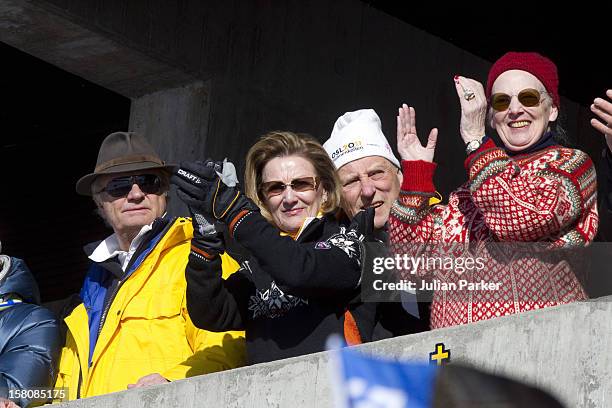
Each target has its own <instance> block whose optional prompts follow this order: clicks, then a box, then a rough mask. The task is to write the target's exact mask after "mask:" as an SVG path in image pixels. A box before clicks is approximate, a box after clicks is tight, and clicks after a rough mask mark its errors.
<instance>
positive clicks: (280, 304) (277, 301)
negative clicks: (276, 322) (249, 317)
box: [249, 281, 308, 319]
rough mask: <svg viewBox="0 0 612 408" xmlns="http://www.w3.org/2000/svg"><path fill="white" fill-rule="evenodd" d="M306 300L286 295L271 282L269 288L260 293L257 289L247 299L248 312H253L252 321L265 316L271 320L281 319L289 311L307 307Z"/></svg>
mask: <svg viewBox="0 0 612 408" xmlns="http://www.w3.org/2000/svg"><path fill="white" fill-rule="evenodd" d="M307 304H308V300H306V299H302V298H299V297H297V296H292V295H286V294H285V292H283V291H282V290H281V289H280V288H279V287H278V286H276V282H274V281H272V284H271V285H270V288H269V289H267V290H265V291H261V290H259V289H257V290H256V291H255V294H254V295H252V296H251V298H250V299H249V310H251V311H253V319H255V318H257V317H259V316H265V317H268V318H271V319H275V318H277V317H281V316H283V315H284V314H286V313H287V312H288V311H289V310H291V309H293V308H294V307H297V306H300V305H307Z"/></svg>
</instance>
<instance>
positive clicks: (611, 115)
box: [591, 89, 612, 151]
mask: <svg viewBox="0 0 612 408" xmlns="http://www.w3.org/2000/svg"><path fill="white" fill-rule="evenodd" d="M606 96H607V97H608V99H610V100H609V101H607V100H605V99H603V98H595V100H594V101H593V104H592V105H591V111H592V112H593V113H594V114H595V115H597V116H598V117H599V119H601V121H600V120H597V119H595V118H593V119H591V126H593V127H594V128H595V130H597V131H599V132H601V133H602V134H603V135H604V136H605V137H606V143H607V145H608V150H610V151H612V102H611V101H612V89H608V90H607V91H606Z"/></svg>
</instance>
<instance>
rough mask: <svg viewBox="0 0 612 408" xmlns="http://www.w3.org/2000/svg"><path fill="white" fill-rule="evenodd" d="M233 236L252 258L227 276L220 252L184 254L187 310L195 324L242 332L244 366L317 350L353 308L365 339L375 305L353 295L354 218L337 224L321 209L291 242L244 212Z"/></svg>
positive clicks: (358, 255) (358, 256)
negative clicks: (212, 255)
mask: <svg viewBox="0 0 612 408" xmlns="http://www.w3.org/2000/svg"><path fill="white" fill-rule="evenodd" d="M370 218H372V217H370ZM234 238H235V239H236V240H237V241H238V242H239V243H240V244H241V245H242V246H244V247H245V248H246V249H247V250H249V252H250V253H251V254H252V256H251V257H250V259H249V260H248V261H245V262H243V263H242V265H241V269H240V270H239V271H238V272H236V273H235V274H233V275H231V276H230V277H229V278H228V279H227V280H223V279H222V278H221V261H220V259H219V257H216V258H215V259H213V260H212V261H209V262H205V261H203V260H201V259H198V258H196V257H194V256H193V255H190V259H189V263H188V265H187V268H186V277H187V308H188V310H189V315H190V317H191V319H192V320H193V322H194V324H195V325H196V326H198V327H201V328H203V329H206V330H211V331H226V330H246V340H247V358H248V360H249V363H251V364H254V363H260V362H266V361H271V360H276V359H282V358H288V357H293V356H297V355H302V354H307V353H314V352H318V351H323V350H324V349H325V341H326V340H327V337H328V336H329V335H330V334H333V333H336V334H340V335H343V334H345V314H346V311H347V310H349V311H351V312H353V311H355V313H353V318H354V320H355V321H356V324H357V328H358V330H359V336H360V337H361V340H362V341H364V342H365V341H369V340H370V339H371V337H372V330H373V327H374V324H375V322H374V312H372V311H373V310H375V306H374V304H371V305H372V307H368V305H362V304H360V303H359V301H358V299H359V281H360V278H361V268H362V264H363V257H364V254H363V244H362V242H361V240H360V238H361V232H360V231H359V228H358V225H357V224H356V223H355V224H353V225H352V226H351V227H341V226H339V224H338V222H337V221H336V219H335V218H334V217H333V216H330V215H328V216H325V217H323V218H321V219H315V220H313V221H312V222H311V223H310V224H309V225H308V226H307V227H306V228H305V229H304V230H303V231H302V233H301V235H300V236H299V238H298V239H297V241H294V240H293V239H291V238H290V237H282V236H280V235H279V230H278V229H277V228H275V227H274V226H272V225H271V224H270V223H269V222H268V221H267V220H266V219H265V218H263V216H261V215H260V214H259V213H250V214H249V215H247V216H245V217H244V218H242V219H241V221H240V222H239V224H238V225H237V226H236V227H235V228H234ZM356 309H359V310H356ZM348 323H350V322H347V324H348Z"/></svg>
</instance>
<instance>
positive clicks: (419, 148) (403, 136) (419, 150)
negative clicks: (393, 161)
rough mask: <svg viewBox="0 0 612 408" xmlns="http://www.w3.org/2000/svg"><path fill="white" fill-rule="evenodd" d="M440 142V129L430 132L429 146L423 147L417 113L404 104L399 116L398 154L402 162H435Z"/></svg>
mask: <svg viewBox="0 0 612 408" xmlns="http://www.w3.org/2000/svg"><path fill="white" fill-rule="evenodd" d="M437 140H438V129H436V128H433V129H431V131H430V132H429V137H428V138H427V144H426V145H425V146H423V145H422V144H421V141H420V140H419V137H418V136H417V131H416V113H415V111H414V108H413V107H412V106H408V105H406V104H403V105H402V106H401V107H400V108H399V114H398V116H397V152H398V153H399V155H400V157H401V159H402V160H423V161H427V162H433V157H434V152H435V151H436V141H437Z"/></svg>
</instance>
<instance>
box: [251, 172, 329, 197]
mask: <svg viewBox="0 0 612 408" xmlns="http://www.w3.org/2000/svg"><path fill="white" fill-rule="evenodd" d="M318 186H319V178H318V177H300V178H296V179H293V180H291V183H288V184H285V183H283V182H282V181H268V182H266V183H262V185H261V190H260V191H261V192H262V194H263V195H264V197H266V198H270V197H274V196H277V195H280V194H282V193H283V191H285V189H286V188H287V187H291V189H292V190H293V191H295V192H297V193H302V192H304V191H310V190H316V189H317V188H318Z"/></svg>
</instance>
